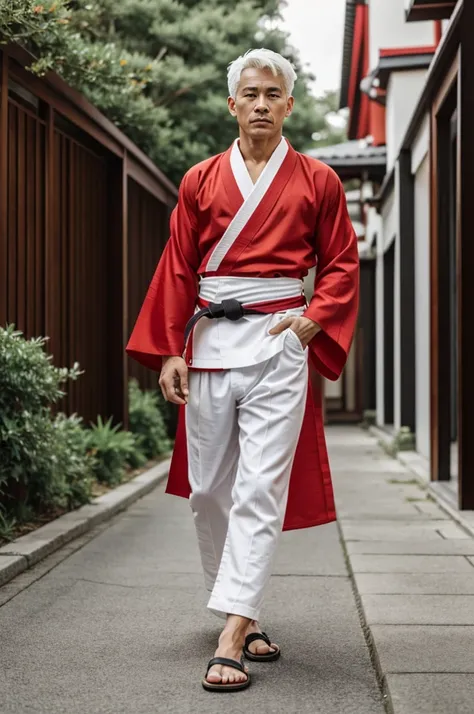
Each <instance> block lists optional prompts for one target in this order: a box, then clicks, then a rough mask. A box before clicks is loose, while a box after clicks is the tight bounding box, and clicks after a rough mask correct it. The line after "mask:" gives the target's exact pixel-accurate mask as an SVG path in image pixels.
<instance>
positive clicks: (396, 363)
mask: <svg viewBox="0 0 474 714" xmlns="http://www.w3.org/2000/svg"><path fill="white" fill-rule="evenodd" d="M398 168H399V167H398V163H397V165H396V167H395V196H396V197H398V196H399V195H400V189H399V185H400V174H399V170H398ZM397 209H398V199H397ZM398 214H399V211H398V210H397V212H396V216H397V218H396V220H397V228H396V238H395V267H394V278H393V291H394V296H393V311H394V317H393V353H394V354H393V426H394V429H395V432H398V431H399V430H400V427H401V426H403V424H402V423H401V411H402V403H401V369H402V365H401V362H402V355H401V326H400V320H401V300H400V288H401V285H400V283H401V281H400V236H399V233H400V231H399V215H398Z"/></svg>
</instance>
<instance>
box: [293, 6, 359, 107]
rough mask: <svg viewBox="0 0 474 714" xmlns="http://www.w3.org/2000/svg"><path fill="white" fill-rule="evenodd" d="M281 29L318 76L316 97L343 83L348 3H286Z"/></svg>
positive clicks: (314, 89) (313, 88)
mask: <svg viewBox="0 0 474 714" xmlns="http://www.w3.org/2000/svg"><path fill="white" fill-rule="evenodd" d="M286 1H287V7H286V8H285V9H284V10H283V12H282V15H283V23H282V29H284V30H286V32H289V33H290V42H291V44H292V45H293V46H294V47H296V48H297V49H298V50H299V52H300V57H301V60H302V62H303V64H305V65H307V67H308V69H309V70H310V71H311V72H312V73H313V74H314V75H315V76H316V81H315V83H314V85H313V86H312V90H313V92H314V94H315V95H316V96H319V95H321V94H323V93H324V92H325V91H326V90H328V89H339V86H340V83H341V64H342V43H343V34H344V9H345V5H346V2H345V0H286Z"/></svg>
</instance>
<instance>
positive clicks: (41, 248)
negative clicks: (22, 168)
mask: <svg viewBox="0 0 474 714" xmlns="http://www.w3.org/2000/svg"><path fill="white" fill-rule="evenodd" d="M44 134H45V132H44V127H43V125H42V124H40V123H39V122H37V123H36V141H35V196H36V201H35V248H34V255H35V306H34V315H35V318H34V326H35V328H34V329H35V334H36V335H44V334H45V330H46V325H45V322H46V321H45V316H46V299H45V298H46V295H45V265H44V252H45V177H46V172H45V161H44V148H45V144H44Z"/></svg>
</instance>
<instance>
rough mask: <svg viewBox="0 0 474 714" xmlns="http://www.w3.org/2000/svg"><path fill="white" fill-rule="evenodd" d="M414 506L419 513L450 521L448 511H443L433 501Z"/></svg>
mask: <svg viewBox="0 0 474 714" xmlns="http://www.w3.org/2000/svg"><path fill="white" fill-rule="evenodd" d="M414 505H415V508H416V509H417V510H418V511H420V512H421V513H423V515H426V516H431V517H432V518H437V519H438V518H439V519H444V520H446V521H450V517H449V516H448V514H447V513H446V511H443V510H442V509H441V508H440V507H439V506H438V505H437V504H436V503H434V502H433V501H431V500H426V501H420V502H419V503H415V504H414Z"/></svg>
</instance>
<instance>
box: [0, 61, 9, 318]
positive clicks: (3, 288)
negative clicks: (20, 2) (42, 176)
mask: <svg viewBox="0 0 474 714" xmlns="http://www.w3.org/2000/svg"><path fill="white" fill-rule="evenodd" d="M7 146H8V56H7V54H6V53H5V52H0V326H4V325H5V324H6V322H7V304H8V150H7ZM2 186H3V187H4V188H3V190H2V189H1V187H2Z"/></svg>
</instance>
